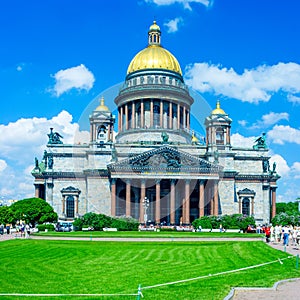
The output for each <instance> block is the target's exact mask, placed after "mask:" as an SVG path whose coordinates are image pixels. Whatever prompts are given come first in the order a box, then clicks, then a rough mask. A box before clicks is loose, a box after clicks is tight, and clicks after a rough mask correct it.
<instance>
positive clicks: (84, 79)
mask: <svg viewBox="0 0 300 300" xmlns="http://www.w3.org/2000/svg"><path fill="white" fill-rule="evenodd" d="M53 77H54V78H55V85H54V88H53V90H54V93H55V95H56V96H57V97H59V96H60V95H62V94H63V93H65V92H68V91H69V90H71V89H73V88H75V89H78V90H86V91H89V90H90V89H91V88H92V87H93V85H94V82H95V77H94V75H93V73H92V72H91V71H89V70H88V69H87V68H86V67H85V66H84V65H83V64H81V65H79V66H77V67H73V68H69V69H65V70H60V71H58V72H57V73H56V74H55V75H54V76H53Z"/></svg>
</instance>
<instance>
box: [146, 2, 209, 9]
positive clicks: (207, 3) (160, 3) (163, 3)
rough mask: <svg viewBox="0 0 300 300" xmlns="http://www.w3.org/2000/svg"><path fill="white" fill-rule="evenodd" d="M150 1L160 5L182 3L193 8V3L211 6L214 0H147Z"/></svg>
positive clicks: (185, 6)
mask: <svg viewBox="0 0 300 300" xmlns="http://www.w3.org/2000/svg"><path fill="white" fill-rule="evenodd" d="M145 1H146V2H149V3H155V4H156V5H158V6H161V5H172V4H175V3H179V4H182V5H183V7H184V8H185V9H188V10H192V8H191V5H190V4H191V3H198V4H203V5H204V6H206V7H211V6H212V5H213V2H214V0H145Z"/></svg>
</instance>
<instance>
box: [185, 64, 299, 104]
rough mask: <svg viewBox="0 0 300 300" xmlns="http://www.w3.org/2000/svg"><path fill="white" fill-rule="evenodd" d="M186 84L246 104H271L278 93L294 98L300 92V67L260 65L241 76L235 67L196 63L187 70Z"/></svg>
mask: <svg viewBox="0 0 300 300" xmlns="http://www.w3.org/2000/svg"><path fill="white" fill-rule="evenodd" d="M185 78H186V83H187V84H188V85H190V86H191V87H193V88H194V89H196V90H198V91H200V92H212V93H214V94H215V95H223V96H225V97H230V98H235V99H238V100H241V101H243V102H251V103H258V102H260V101H263V102H267V101H269V100H270V98H271V96H272V95H273V94H274V93H277V92H278V91H283V92H285V93H286V94H287V98H288V99H291V97H292V96H295V95H296V94H297V93H299V92H300V85H299V82H300V65H299V64H296V63H292V62H290V63H278V64H277V65H273V66H266V65H262V66H258V67H257V68H254V69H250V70H247V69H245V70H244V72H243V73H242V74H238V73H236V72H235V71H234V69H233V68H230V69H227V68H223V67H222V66H220V65H214V64H208V63H195V64H192V65H190V66H188V67H187V68H186V75H185Z"/></svg>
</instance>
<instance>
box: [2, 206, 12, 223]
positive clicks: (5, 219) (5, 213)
mask: <svg viewBox="0 0 300 300" xmlns="http://www.w3.org/2000/svg"><path fill="white" fill-rule="evenodd" d="M7 223H15V222H14V214H13V212H12V211H11V209H10V207H9V206H0V224H4V225H5V224H7Z"/></svg>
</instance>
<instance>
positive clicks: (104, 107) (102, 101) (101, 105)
mask: <svg viewBox="0 0 300 300" xmlns="http://www.w3.org/2000/svg"><path fill="white" fill-rule="evenodd" d="M96 110H97V111H110V110H109V108H108V107H107V106H106V105H105V104H104V97H102V98H101V99H100V105H99V106H98V107H97V108H96Z"/></svg>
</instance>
